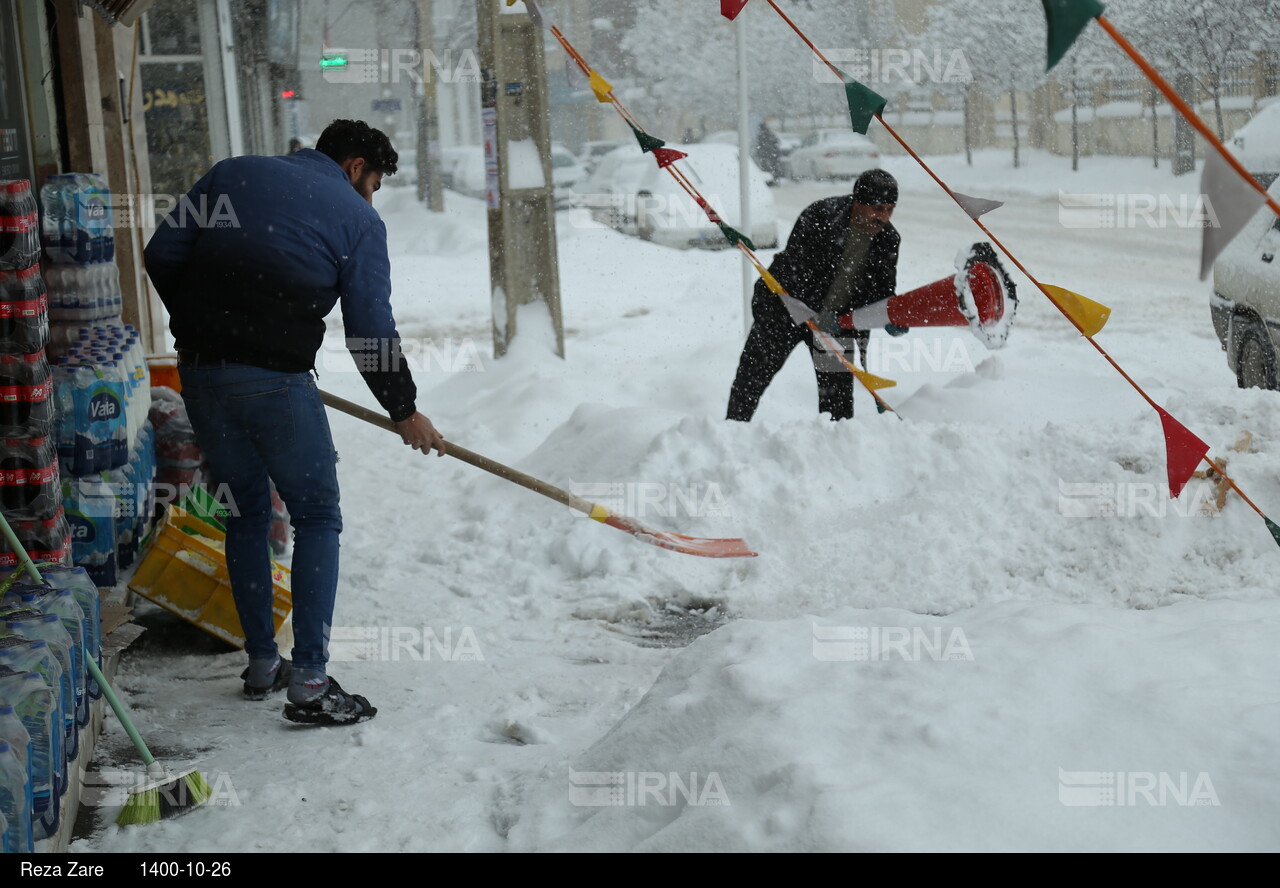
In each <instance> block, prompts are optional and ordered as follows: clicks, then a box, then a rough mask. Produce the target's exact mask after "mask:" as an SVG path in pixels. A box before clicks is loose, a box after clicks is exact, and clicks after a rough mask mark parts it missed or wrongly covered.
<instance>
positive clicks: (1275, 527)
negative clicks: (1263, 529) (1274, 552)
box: [1263, 516, 1280, 546]
mask: <svg viewBox="0 0 1280 888" xmlns="http://www.w3.org/2000/svg"><path fill="white" fill-rule="evenodd" d="M1263 520H1265V521H1266V522H1267V530H1269V531H1271V537H1272V539H1274V540H1275V541H1276V545H1277V546H1280V524H1276V523H1275V522H1274V521H1272V520H1271V519H1270V518H1266V517H1265V516H1264V518H1263Z"/></svg>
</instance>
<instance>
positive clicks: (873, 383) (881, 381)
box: [849, 364, 897, 392]
mask: <svg viewBox="0 0 1280 888" xmlns="http://www.w3.org/2000/svg"><path fill="white" fill-rule="evenodd" d="M849 369H850V370H852V371H853V375H854V376H856V377H858V379H859V380H860V381H861V382H862V384H863V385H865V386H866V387H867V388H869V389H871V391H873V392H874V391H875V390H876V389H887V388H893V387H894V386H895V385H897V383H896V382H894V381H893V380H892V379H885V378H884V377H882V376H873V375H872V374H870V373H868V372H867V371H865V370H859V369H858V368H857V367H854V366H853V365H852V364H851V365H849Z"/></svg>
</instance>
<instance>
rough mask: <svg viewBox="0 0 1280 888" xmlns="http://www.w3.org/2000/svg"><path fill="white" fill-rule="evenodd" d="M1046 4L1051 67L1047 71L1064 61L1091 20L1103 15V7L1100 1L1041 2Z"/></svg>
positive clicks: (1067, 0)
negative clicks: (1063, 58)
mask: <svg viewBox="0 0 1280 888" xmlns="http://www.w3.org/2000/svg"><path fill="white" fill-rule="evenodd" d="M1040 2H1041V3H1042V4H1044V17H1045V18H1046V19H1048V20H1049V65H1048V67H1046V68H1045V70H1046V71H1051V70H1053V66H1054V65H1056V64H1058V62H1060V61H1062V57H1063V56H1064V55H1066V54H1067V50H1068V49H1070V48H1071V44H1073V43H1075V42H1076V38H1077V37H1079V36H1080V32H1081V31H1083V30H1084V29H1085V28H1086V27H1088V25H1089V20H1090V19H1095V18H1097V17H1098V16H1100V15H1102V10H1103V8H1104V7H1103V5H1102V4H1101V3H1099V2H1098V0H1040Z"/></svg>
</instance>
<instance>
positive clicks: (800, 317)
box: [765, 275, 818, 326]
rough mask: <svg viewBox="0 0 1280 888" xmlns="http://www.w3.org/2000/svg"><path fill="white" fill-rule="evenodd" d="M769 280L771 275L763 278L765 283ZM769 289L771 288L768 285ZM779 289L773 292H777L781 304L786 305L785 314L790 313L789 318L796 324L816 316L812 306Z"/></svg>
mask: <svg viewBox="0 0 1280 888" xmlns="http://www.w3.org/2000/svg"><path fill="white" fill-rule="evenodd" d="M770 280H772V275H771V276H770V277H768V278H766V279H765V283H766V284H767V283H768V282H769V281H770ZM774 283H775V284H776V283H777V281H774ZM770 289H773V288H772V287H770ZM780 290H781V288H779V289H778V290H774V291H773V292H775V293H777V294H778V298H779V299H781V300H782V304H783V305H784V306H786V309H787V314H789V315H791V320H792V321H793V322H794V323H795V324H796V326H799V325H800V324H803V323H804V322H805V321H807V320H809V319H811V318H814V317H817V314H818V313H817V312H816V311H814V310H813V309H812V308H810V307H809V306H807V305H805V304H804V303H803V302H801V301H800V300H799V299H797V298H796V297H794V296H789V295H787V294H786V293H783V292H780Z"/></svg>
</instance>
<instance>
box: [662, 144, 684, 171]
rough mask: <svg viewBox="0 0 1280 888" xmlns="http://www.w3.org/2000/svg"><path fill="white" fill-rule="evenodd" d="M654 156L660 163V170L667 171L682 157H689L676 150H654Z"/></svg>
mask: <svg viewBox="0 0 1280 888" xmlns="http://www.w3.org/2000/svg"><path fill="white" fill-rule="evenodd" d="M653 156H654V157H655V158H656V159H657V161H658V169H660V170H661V169H665V168H667V167H669V166H671V164H673V163H675V162H676V161H677V160H679V159H680V158H682V157H688V156H689V155H687V154H685V153H684V152H683V151H677V150H676V149H674V148H654V149H653Z"/></svg>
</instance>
